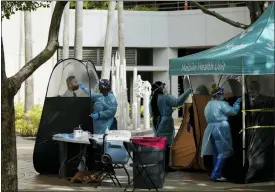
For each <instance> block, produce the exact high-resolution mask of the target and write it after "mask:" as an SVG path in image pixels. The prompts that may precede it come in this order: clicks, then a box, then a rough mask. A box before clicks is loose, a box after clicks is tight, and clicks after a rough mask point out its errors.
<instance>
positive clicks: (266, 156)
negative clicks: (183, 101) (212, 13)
mask: <svg viewBox="0 0 275 192" xmlns="http://www.w3.org/2000/svg"><path fill="white" fill-rule="evenodd" d="M274 4H275V3H274V2H273V3H271V4H270V5H269V7H268V8H267V9H266V10H265V12H264V13H263V14H262V15H261V16H260V18H258V20H257V21H256V22H255V23H253V24H252V25H251V26H250V27H249V28H248V29H246V30H245V31H243V32H242V33H240V34H239V35H237V36H235V37H233V38H232V39H230V40H228V41H226V42H224V43H222V44H221V45H219V46H216V47H213V48H211V49H208V50H205V51H203V52H200V53H197V54H193V55H189V56H185V57H179V58H174V59H170V61H169V75H170V76H185V77H188V79H189V83H190V85H191V81H190V75H191V76H192V75H194V78H195V77H196V75H212V76H221V77H222V76H226V78H232V77H234V76H236V77H240V76H241V77H242V82H241V84H242V109H243V110H246V99H245V98H246V94H245V92H246V86H245V82H246V80H245V76H253V77H255V75H267V74H270V75H272V76H273V75H274V6H275V5H274ZM196 79H197V78H196ZM273 90H274V89H273ZM273 98H274V97H272V98H271V99H270V98H266V101H271V100H272V101H273V100H274V99H273ZM261 102H262V100H261ZM272 106H274V103H272V104H271V103H269V102H267V104H266V105H265V106H261V107H263V108H269V107H270V108H272ZM245 114H246V113H245V112H243V113H242V131H243V132H242V142H243V143H242V145H243V146H242V153H243V165H244V168H245V167H246V164H245V163H247V162H249V163H248V164H249V165H247V167H248V171H247V173H246V178H245V180H246V182H251V181H252V180H253V179H254V180H257V181H259V180H262V179H263V178H264V179H263V180H265V179H267V178H272V179H274V177H275V173H274V171H273V170H274V158H273V157H274V137H273V135H274V132H273V129H254V130H253V131H252V130H251V129H250V130H249V131H248V134H247V136H248V137H250V141H249V142H248V143H247V144H246V134H245V132H246V131H245V130H246V115H245ZM265 114H267V113H265ZM270 114H271V113H270ZM272 114H274V113H272ZM272 114H271V116H272ZM260 116H262V117H263V116H265V119H264V120H263V122H264V123H266V122H268V123H269V124H270V125H269V124H268V126H269V127H273V128H274V118H273V117H272V118H267V117H269V116H268V115H267V116H266V115H263V114H262V113H261V114H260ZM272 121H273V123H272ZM255 125H257V124H255ZM256 127H257V126H256ZM259 127H262V126H259ZM249 135H250V136H249ZM263 143H264V144H266V145H263ZM246 145H247V147H246ZM245 149H247V150H250V151H249V152H247V159H248V161H246V162H245V157H246V154H245ZM269 160H271V161H269ZM260 161H261V163H259V162H260ZM263 167H264V168H263ZM252 178H253V179H252Z"/></svg>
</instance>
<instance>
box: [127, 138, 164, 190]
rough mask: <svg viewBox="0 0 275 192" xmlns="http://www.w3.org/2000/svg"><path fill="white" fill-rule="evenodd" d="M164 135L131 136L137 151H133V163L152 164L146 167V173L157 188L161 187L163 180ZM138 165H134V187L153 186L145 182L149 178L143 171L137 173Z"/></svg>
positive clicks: (146, 187)
mask: <svg viewBox="0 0 275 192" xmlns="http://www.w3.org/2000/svg"><path fill="white" fill-rule="evenodd" d="M166 140H167V139H166V137H132V138H131V142H132V143H133V144H134V145H135V147H136V149H137V152H134V153H133V163H134V164H154V166H151V167H150V166H149V167H148V168H146V170H147V172H148V174H149V175H150V177H151V179H152V180H153V182H154V184H155V186H156V187H157V188H162V187H163V185H164V181H165V150H166ZM139 171H140V167H134V169H133V177H134V183H133V184H134V187H135V188H137V189H148V185H149V186H150V188H151V189H153V188H154V186H153V185H152V184H151V182H148V183H145V181H146V180H147V181H148V180H149V178H148V176H147V175H146V173H145V172H142V174H140V175H138V174H137V173H138V172H139Z"/></svg>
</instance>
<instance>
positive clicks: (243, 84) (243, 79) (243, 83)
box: [242, 73, 245, 165]
mask: <svg viewBox="0 0 275 192" xmlns="http://www.w3.org/2000/svg"><path fill="white" fill-rule="evenodd" d="M244 110H245V78H244V73H242V120H243V123H242V124H243V131H242V132H243V133H242V134H243V145H242V147H243V149H242V150H243V165H244V163H245V111H244Z"/></svg>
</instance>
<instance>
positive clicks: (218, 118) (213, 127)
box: [201, 100, 240, 158]
mask: <svg viewBox="0 0 275 192" xmlns="http://www.w3.org/2000/svg"><path fill="white" fill-rule="evenodd" d="M239 110H240V104H239V103H238V102H235V103H234V105H233V107H232V106H230V105H229V104H228V103H227V102H226V101H221V100H220V101H218V100H211V101H209V102H208V103H207V105H206V107H205V109H204V115H205V118H206V122H207V123H208V124H207V127H206V129H205V131H204V135H203V141H202V150H201V157H203V156H204V155H213V152H214V151H215V150H217V153H218V158H228V157H230V156H231V155H232V153H233V147H232V138H231V131H230V126H229V123H228V121H227V120H228V116H234V115H237V114H238V112H239ZM214 144H215V146H213V145H214Z"/></svg>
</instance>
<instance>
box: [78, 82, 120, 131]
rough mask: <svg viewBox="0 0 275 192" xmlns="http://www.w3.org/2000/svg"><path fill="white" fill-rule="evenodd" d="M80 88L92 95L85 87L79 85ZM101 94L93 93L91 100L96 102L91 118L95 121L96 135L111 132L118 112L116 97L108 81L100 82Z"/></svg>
mask: <svg viewBox="0 0 275 192" xmlns="http://www.w3.org/2000/svg"><path fill="white" fill-rule="evenodd" d="M79 87H80V88H81V89H82V90H83V91H84V92H86V93H87V94H88V95H89V94H90V89H88V88H87V87H86V86H85V85H83V84H79ZM99 90H100V93H95V92H93V91H91V99H92V101H93V102H94V107H93V112H92V113H91V115H90V116H91V118H92V119H93V127H94V134H105V133H106V131H107V130H110V129H111V128H113V127H112V125H113V122H114V118H115V114H116V111H117V101H116V97H115V95H114V94H113V92H112V91H111V83H110V81H109V80H107V79H100V80H99Z"/></svg>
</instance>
